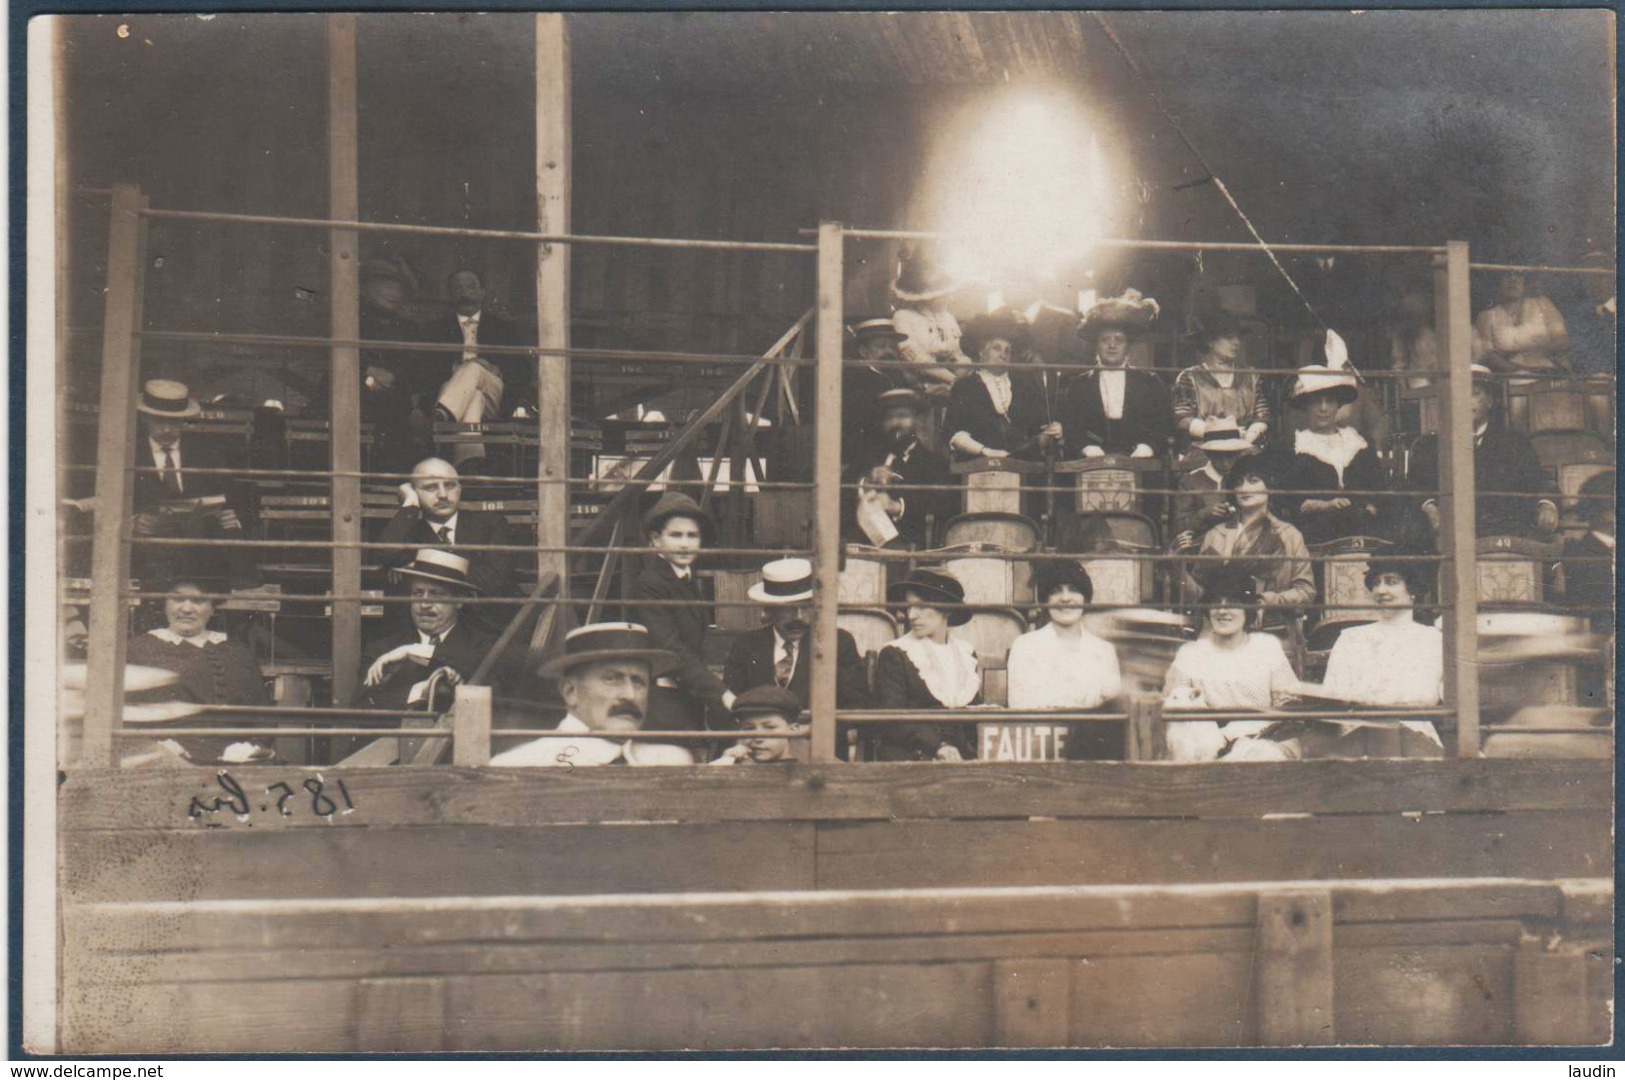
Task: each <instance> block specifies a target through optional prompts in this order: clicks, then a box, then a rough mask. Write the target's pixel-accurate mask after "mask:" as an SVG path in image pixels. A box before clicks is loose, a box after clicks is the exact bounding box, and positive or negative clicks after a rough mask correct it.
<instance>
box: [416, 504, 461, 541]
mask: <svg viewBox="0 0 1625 1080" xmlns="http://www.w3.org/2000/svg"><path fill="white" fill-rule="evenodd" d="M461 514H462V511H461V510H459V511H457V513H455V514H453V515H451V517H449V518H447V519H446V520H445V521H430V520H429V519H428V518H424V519H423V521H424V524H426V525H428V526H429V531H431V532H433V533H434V534H435V535H437V536H438V535H439V534H440V533H441V531H442V530H445V529H450V530H451V531H452V533H453V534H454V535H453V537H452V538H453V539H456V536H455V533H456V532H457V518H458V517H459V516H460V515H461Z"/></svg>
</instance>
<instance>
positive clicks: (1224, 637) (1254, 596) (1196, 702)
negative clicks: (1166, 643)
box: [1163, 564, 1298, 761]
mask: <svg viewBox="0 0 1625 1080" xmlns="http://www.w3.org/2000/svg"><path fill="white" fill-rule="evenodd" d="M1202 601H1203V602H1204V603H1206V604H1208V605H1210V606H1209V607H1208V608H1207V615H1206V617H1205V620H1204V622H1205V629H1204V630H1203V632H1202V636H1201V637H1199V638H1197V639H1196V640H1195V641H1187V642H1186V643H1185V644H1183V645H1181V646H1180V647H1179V651H1178V652H1177V653H1175V654H1174V660H1173V663H1171V664H1169V665H1168V671H1167V673H1166V675H1165V676H1164V679H1163V697H1164V707H1165V708H1167V709H1170V710H1172V709H1260V710H1263V709H1273V708H1277V707H1279V706H1281V705H1283V704H1285V702H1286V701H1287V700H1288V698H1289V697H1290V695H1291V694H1292V693H1293V692H1294V691H1295V690H1296V689H1297V686H1298V677H1297V675H1296V674H1294V673H1293V671H1292V665H1291V664H1290V663H1289V662H1288V661H1287V658H1286V652H1285V651H1284V650H1283V649H1282V648H1281V640H1280V638H1277V637H1275V636H1273V635H1271V634H1253V633H1249V632H1248V631H1247V626H1248V624H1249V623H1251V622H1252V621H1253V614H1252V613H1253V610H1254V608H1255V605H1257V604H1258V603H1259V596H1258V586H1257V584H1256V583H1255V582H1254V581H1253V576H1252V574H1250V573H1246V572H1244V571H1241V570H1237V569H1235V568H1233V567H1229V566H1225V565H1223V564H1219V567H1218V569H1216V570H1214V571H1213V572H1211V573H1208V574H1204V575H1203V589H1202ZM1270 726H1271V723H1270V721H1267V720H1229V721H1221V722H1215V721H1212V720H1192V721H1187V722H1180V723H1171V724H1169V725H1168V756H1169V758H1171V759H1172V760H1174V761H1213V760H1215V759H1216V758H1219V757H1221V756H1223V755H1224V754H1225V752H1226V751H1227V750H1229V748H1230V746H1231V744H1232V743H1234V742H1235V741H1236V740H1238V739H1243V738H1246V737H1248V736H1252V735H1257V734H1259V733H1260V732H1263V731H1265V730H1267V729H1269V728H1270Z"/></svg>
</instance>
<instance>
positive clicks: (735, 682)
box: [722, 626, 869, 709]
mask: <svg viewBox="0 0 1625 1080" xmlns="http://www.w3.org/2000/svg"><path fill="white" fill-rule="evenodd" d="M811 648H812V641H811V640H810V639H808V638H803V639H802V641H801V643H800V645H798V646H797V648H796V666H795V670H794V672H792V673H791V675H790V685H789V686H788V687H787V689H788V690H789V691H790V692H791V693H792V694H794V695H795V696H796V697H798V698H800V699H801V704H802V706H803V707H806V705H807V703H808V702H809V701H810V700H811V697H812V689H811V682H812V659H811V657H810V656H809V655H808V654H809V651H810V650H811ZM722 681H723V683H724V684H726V686H727V687H728V689H729V690H732V691H733V692H734V693H736V694H743V693H744V692H745V691H746V690H753V689H755V688H756V687H758V686H773V685H775V684H776V680H775V679H774V677H773V628H772V627H771V626H764V627H762V628H761V629H760V630H752V631H751V632H750V633H748V634H743V635H741V636H740V637H739V638H738V639H737V640H735V641H734V644H733V648H732V649H731V650H730V651H729V653H728V663H727V665H726V666H725V667H724V668H723V670H722ZM835 704H836V707H837V708H841V709H863V708H867V707H868V704H869V672H868V670H867V669H866V668H865V667H864V664H863V657H861V656H859V655H858V645H857V642H856V641H854V640H853V638H852V635H851V634H849V633H847V632H846V631H845V630H842V631H840V632H839V633H838V635H837V638H836V648H835Z"/></svg>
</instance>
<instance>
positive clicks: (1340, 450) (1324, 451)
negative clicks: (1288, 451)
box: [1292, 427, 1368, 485]
mask: <svg viewBox="0 0 1625 1080" xmlns="http://www.w3.org/2000/svg"><path fill="white" fill-rule="evenodd" d="M1367 445H1368V444H1367V443H1366V441H1365V439H1364V437H1362V436H1361V435H1360V433H1359V432H1358V431H1355V430H1354V429H1353V428H1351V427H1340V428H1338V429H1337V430H1336V431H1333V432H1330V433H1329V434H1321V433H1320V432H1316V431H1310V430H1309V429H1308V428H1304V429H1303V430H1302V431H1299V432H1298V433H1297V434H1296V435H1294V436H1293V437H1292V449H1293V450H1294V451H1295V452H1296V453H1299V454H1308V455H1309V456H1310V457H1312V458H1314V459H1316V460H1317V461H1323V462H1325V463H1326V464H1327V465H1330V466H1331V467H1332V468H1334V469H1336V470H1337V483H1338V484H1339V485H1341V484H1342V483H1343V470H1344V469H1346V468H1348V466H1349V462H1351V461H1353V460H1354V455H1356V454H1358V453H1359V452H1360V451H1361V450H1364V449H1365V448H1366V446H1367Z"/></svg>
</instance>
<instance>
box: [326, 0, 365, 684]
mask: <svg viewBox="0 0 1625 1080" xmlns="http://www.w3.org/2000/svg"><path fill="white" fill-rule="evenodd" d="M355 42H356V18H355V16H354V15H342V14H334V15H329V16H328V17H327V210H328V214H329V215H330V216H331V217H333V218H335V219H338V220H341V221H354V220H356V219H357V218H359V217H360V195H359V183H360V172H359V162H358V158H357V143H356V59H355ZM328 246H329V255H328V302H329V304H330V326H331V332H332V336H333V338H334V340H337V341H356V340H358V339H359V338H360V337H361V252H360V245H359V243H358V240H357V234H356V232H355V230H354V229H334V230H332V233H331V235H330V237H329V240H328ZM328 372H329V377H328V393H329V395H330V396H331V408H332V412H331V421H332V423H331V428H330V430H331V432H332V438H331V439H329V440H328V455H329V457H328V460H329V461H330V462H331V468H332V469H333V472H334V473H335V475H334V477H333V503H332V506H333V543H334V544H335V545H338V546H336V547H334V549H333V595H334V596H356V595H358V594H359V593H360V592H361V549H360V548H358V547H355V546H353V545H355V544H357V543H359V542H360V540H361V478H360V477H358V476H356V475H355V474H356V473H358V472H359V471H360V470H361V352H360V350H359V349H357V348H355V347H354V346H347V345H335V346H333V347H332V350H331V352H330V353H329V357H328ZM345 474H348V475H345ZM346 545H348V546H346ZM360 680H361V601H359V600H335V601H334V602H333V700H334V701H335V702H345V703H348V702H350V701H353V700H354V699H355V695H356V693H357V692H358V691H359V690H360Z"/></svg>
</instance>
